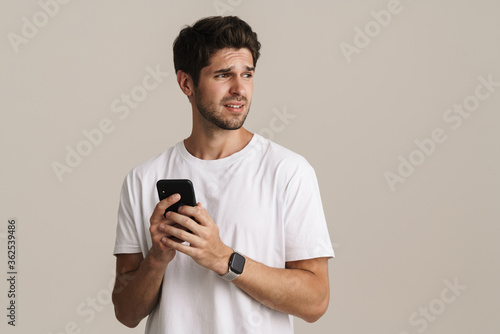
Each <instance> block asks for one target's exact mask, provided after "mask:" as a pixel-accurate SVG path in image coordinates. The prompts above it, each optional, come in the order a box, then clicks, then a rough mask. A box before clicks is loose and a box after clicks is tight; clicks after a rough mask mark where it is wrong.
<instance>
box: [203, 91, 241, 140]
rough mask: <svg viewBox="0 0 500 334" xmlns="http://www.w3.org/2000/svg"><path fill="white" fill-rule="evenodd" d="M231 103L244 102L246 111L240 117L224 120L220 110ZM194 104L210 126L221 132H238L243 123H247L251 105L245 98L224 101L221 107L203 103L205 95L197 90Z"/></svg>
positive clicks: (235, 116)
mask: <svg viewBox="0 0 500 334" xmlns="http://www.w3.org/2000/svg"><path fill="white" fill-rule="evenodd" d="M230 101H244V102H245V106H243V107H242V108H245V109H246V111H243V112H242V113H241V114H239V115H233V116H231V117H228V118H224V116H222V115H221V114H220V113H219V112H218V110H219V109H220V108H221V107H222V108H223V107H224V104H228V102H230ZM194 102H195V104H196V108H198V111H199V112H200V114H201V116H202V117H203V118H204V119H205V120H206V121H207V123H208V124H212V125H213V126H215V127H216V128H218V129H221V130H238V129H240V128H241V127H242V126H243V123H245V120H246V118H247V116H248V113H249V112H250V103H249V102H248V100H247V99H246V98H245V97H243V98H241V97H240V98H228V99H227V98H226V99H223V100H222V101H221V102H220V104H219V105H216V104H215V103H213V102H204V101H203V95H202V94H201V92H200V91H199V90H197V89H195V96H194Z"/></svg>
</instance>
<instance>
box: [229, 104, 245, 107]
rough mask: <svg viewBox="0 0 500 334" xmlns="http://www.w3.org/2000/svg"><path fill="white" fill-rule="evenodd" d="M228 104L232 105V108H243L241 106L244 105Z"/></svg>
mask: <svg viewBox="0 0 500 334" xmlns="http://www.w3.org/2000/svg"><path fill="white" fill-rule="evenodd" d="M227 106H228V107H230V108H241V107H243V106H242V105H235V104H228V105H227Z"/></svg>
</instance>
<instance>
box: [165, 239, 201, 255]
mask: <svg viewBox="0 0 500 334" xmlns="http://www.w3.org/2000/svg"><path fill="white" fill-rule="evenodd" d="M162 242H163V243H164V244H165V246H167V247H168V248H171V249H173V250H175V251H179V252H181V253H184V254H186V255H188V256H191V257H193V256H195V255H196V252H197V251H198V250H197V249H196V248H193V247H191V246H189V245H186V244H183V243H180V242H175V241H173V240H171V239H169V238H166V240H162Z"/></svg>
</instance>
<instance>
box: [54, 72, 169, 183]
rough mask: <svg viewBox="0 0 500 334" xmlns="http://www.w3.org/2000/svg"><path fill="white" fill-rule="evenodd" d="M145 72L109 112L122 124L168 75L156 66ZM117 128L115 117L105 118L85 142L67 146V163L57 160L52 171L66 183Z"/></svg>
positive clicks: (88, 132)
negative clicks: (66, 178) (76, 169)
mask: <svg viewBox="0 0 500 334" xmlns="http://www.w3.org/2000/svg"><path fill="white" fill-rule="evenodd" d="M145 70H146V75H144V77H143V78H142V81H141V83H140V84H138V85H135V86H134V87H132V89H131V90H130V92H127V93H122V94H121V95H120V96H119V97H117V98H115V99H114V100H113V101H112V102H111V104H110V111H111V113H112V116H113V117H116V118H118V120H120V121H123V120H125V119H127V118H128V117H129V115H130V113H131V111H133V110H135V109H137V107H138V106H139V105H140V103H141V102H142V101H144V100H145V99H146V98H147V97H148V95H149V93H150V92H152V91H154V90H155V89H157V88H158V87H159V86H160V84H161V83H162V82H163V80H164V79H165V78H166V77H167V76H168V75H169V74H168V73H167V72H163V71H162V70H161V69H160V65H156V67H155V68H152V67H151V66H147V67H146V69H145ZM116 125H117V122H116V120H113V119H112V117H103V118H102V119H101V120H99V121H98V122H97V124H96V126H95V127H93V128H91V129H83V130H82V131H81V138H82V137H83V138H82V139H81V140H80V141H78V143H76V144H75V145H73V146H71V145H66V147H65V150H66V152H65V158H64V160H62V162H60V161H57V160H54V161H52V163H51V167H52V170H53V171H54V174H55V175H56V177H57V179H58V180H59V182H63V181H64V175H65V174H67V173H72V172H73V171H74V170H75V168H77V167H78V166H79V165H80V164H81V163H82V162H83V160H84V159H85V158H86V157H88V156H89V155H90V154H91V153H92V152H93V151H94V149H95V148H97V147H98V146H100V145H101V144H102V143H103V142H104V140H105V138H106V135H109V134H110V133H112V132H113V131H115V129H116Z"/></svg>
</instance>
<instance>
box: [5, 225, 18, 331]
mask: <svg viewBox="0 0 500 334" xmlns="http://www.w3.org/2000/svg"><path fill="white" fill-rule="evenodd" d="M17 235H18V222H17V219H16V218H9V219H7V234H6V237H5V239H6V240H7V247H6V250H7V268H6V269H7V270H6V276H7V283H8V284H7V289H8V290H7V298H8V304H7V305H8V306H7V324H8V325H10V326H16V321H17V315H18V314H17V313H18V311H17V310H18V303H17V295H18V294H19V289H18V284H17V282H18V275H19V272H18V262H19V261H18V238H17Z"/></svg>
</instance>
